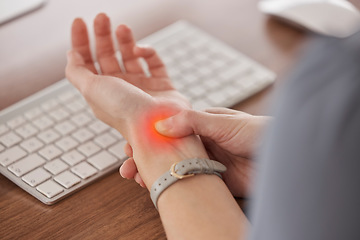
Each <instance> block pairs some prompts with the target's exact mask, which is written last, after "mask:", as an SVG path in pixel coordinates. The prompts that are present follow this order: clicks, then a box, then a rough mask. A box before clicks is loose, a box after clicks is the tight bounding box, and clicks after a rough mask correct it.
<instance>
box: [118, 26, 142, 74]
mask: <svg viewBox="0 0 360 240" xmlns="http://www.w3.org/2000/svg"><path fill="white" fill-rule="evenodd" d="M116 37H117V40H118V43H119V49H120V52H121V58H122V61H123V63H124V67H125V69H126V72H127V73H144V71H143V69H142V67H141V64H140V62H139V59H138V57H137V56H135V55H134V52H133V49H134V46H135V40H134V37H133V35H132V32H131V29H130V28H129V27H128V26H126V25H120V26H119V27H118V28H117V29H116Z"/></svg>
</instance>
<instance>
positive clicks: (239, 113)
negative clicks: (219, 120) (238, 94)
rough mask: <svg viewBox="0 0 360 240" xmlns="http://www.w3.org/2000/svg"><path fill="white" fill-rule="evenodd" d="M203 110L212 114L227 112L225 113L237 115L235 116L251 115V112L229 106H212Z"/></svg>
mask: <svg viewBox="0 0 360 240" xmlns="http://www.w3.org/2000/svg"><path fill="white" fill-rule="evenodd" d="M205 112H207V113H212V114H227V115H237V116H243V117H246V116H252V115H251V114H248V113H246V112H242V111H237V110H234V109H230V108H222V107H213V108H208V109H205Z"/></svg>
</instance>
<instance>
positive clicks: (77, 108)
mask: <svg viewBox="0 0 360 240" xmlns="http://www.w3.org/2000/svg"><path fill="white" fill-rule="evenodd" d="M85 106H86V105H85V104H84V103H83V102H82V101H81V100H76V101H73V102H71V103H68V104H67V105H66V108H67V109H68V110H70V112H72V113H78V112H81V111H83V110H84V109H85Z"/></svg>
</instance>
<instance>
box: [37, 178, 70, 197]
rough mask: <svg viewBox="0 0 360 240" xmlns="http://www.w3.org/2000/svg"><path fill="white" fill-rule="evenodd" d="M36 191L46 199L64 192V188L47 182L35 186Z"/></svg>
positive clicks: (52, 182)
mask: <svg viewBox="0 0 360 240" xmlns="http://www.w3.org/2000/svg"><path fill="white" fill-rule="evenodd" d="M36 190H38V191H39V192H41V193H42V194H44V195H45V196H46V197H48V198H52V197H55V196H56V195H58V194H59V193H62V192H63V191H64V188H63V187H61V186H60V185H59V184H57V183H55V182H54V181H53V180H49V181H47V182H44V183H42V184H40V185H39V186H37V188H36Z"/></svg>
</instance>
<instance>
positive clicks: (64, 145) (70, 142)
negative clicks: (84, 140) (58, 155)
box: [55, 136, 79, 152]
mask: <svg viewBox="0 0 360 240" xmlns="http://www.w3.org/2000/svg"><path fill="white" fill-rule="evenodd" d="M55 144H56V146H58V147H59V148H61V149H62V150H63V151H64V152H67V151H69V150H71V149H73V148H75V147H76V146H77V145H78V144H79V143H78V142H77V141H75V140H74V139H73V138H72V137H70V136H67V137H64V138H62V139H60V140H59V141H57V142H55Z"/></svg>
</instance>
